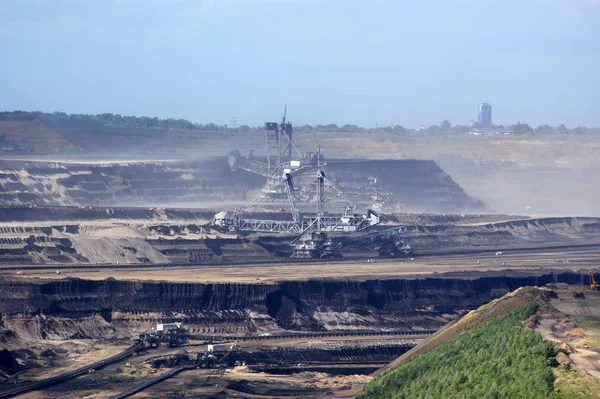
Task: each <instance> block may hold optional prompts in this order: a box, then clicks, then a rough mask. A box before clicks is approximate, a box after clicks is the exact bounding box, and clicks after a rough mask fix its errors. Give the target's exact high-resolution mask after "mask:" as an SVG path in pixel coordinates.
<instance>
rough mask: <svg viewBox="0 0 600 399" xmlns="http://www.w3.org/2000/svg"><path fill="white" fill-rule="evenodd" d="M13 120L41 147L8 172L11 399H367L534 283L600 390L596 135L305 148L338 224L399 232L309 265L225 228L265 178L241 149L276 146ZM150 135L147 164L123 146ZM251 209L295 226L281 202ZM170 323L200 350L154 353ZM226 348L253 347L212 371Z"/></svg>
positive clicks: (305, 183)
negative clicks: (382, 379)
mask: <svg viewBox="0 0 600 399" xmlns="http://www.w3.org/2000/svg"><path fill="white" fill-rule="evenodd" d="M9 122H10V121H9ZM9 122H2V123H0V133H2V132H4V135H5V136H4V140H5V141H6V140H8V141H10V142H13V141H15V140H16V139H17V138H18V137H19V135H21V136H20V137H23V140H24V141H23V143H25V141H27V142H28V143H30V147H31V149H32V150H31V151H33V152H31V153H28V154H17V155H11V156H3V157H2V158H3V159H2V160H1V161H0V191H1V192H0V203H1V204H2V206H0V276H1V278H0V398H3V397H9V396H14V395H13V394H10V395H9V394H8V393H6V392H11V391H10V390H11V389H18V388H19V387H24V389H25V388H27V392H25V393H23V394H22V395H21V396H20V397H23V398H25V397H26V398H54V397H61V398H82V397H85V398H110V397H113V396H115V395H118V394H121V393H122V394H125V393H127V392H129V391H131V390H136V389H138V388H139V392H137V393H135V394H133V393H132V395H133V397H136V398H164V397H173V398H176V397H186V398H190V397H194V398H280V397H290V398H320V397H337V398H350V397H354V396H355V395H357V394H358V393H359V392H360V391H361V389H362V387H363V386H364V385H365V384H366V383H368V382H369V381H370V380H371V379H372V378H373V377H372V375H373V373H375V374H377V373H381V372H383V371H385V370H387V369H388V368H389V367H391V366H392V365H395V364H399V363H401V362H404V361H407V359H409V358H410V357H411V356H415V354H419V353H422V352H423V351H424V350H427V348H429V347H431V346H433V345H437V343H438V342H441V341H444V340H446V339H450V338H451V337H452V336H455V335H456V334H460V333H461V332H462V331H466V330H467V329H468V328H472V327H473V326H474V325H479V324H481V323H483V322H485V321H486V320H491V319H493V318H494V317H496V316H497V315H498V314H503V313H505V310H507V309H511V308H513V307H514V306H516V305H515V304H516V303H518V302H519V301H520V299H519V298H521V296H520V295H521V294H510V293H511V292H513V291H515V290H517V291H516V292H517V293H522V292H523V290H528V289H529V288H527V289H524V288H523V287H532V286H538V287H544V291H543V292H547V293H548V294H547V295H548V297H547V298H546V299H547V303H548V306H547V307H545V308H544V309H542V310H543V311H540V312H538V313H537V314H536V315H535V317H533V318H531V319H530V320H528V322H527V323H528V324H527V325H528V327H529V328H532V329H535V330H536V331H539V332H540V333H541V334H542V335H543V337H544V338H545V339H547V340H549V341H552V342H555V343H556V345H557V346H559V347H563V348H564V349H565V351H564V352H565V353H563V355H564V356H561V359H559V361H560V362H563V363H565V364H570V365H571V366H569V367H572V369H573V370H577V372H578V373H580V374H577V376H580V375H585V376H587V377H584V378H597V377H600V361H599V358H598V351H599V350H600V349H599V348H600V346H599V345H598V342H597V341H598V339H599V338H598V334H600V327H599V326H598V325H597V324H598V320H599V319H598V317H599V316H600V315H599V314H598V312H599V311H598V310H597V309H599V308H598V306H597V305H598V303H596V302H597V300H600V296H599V295H597V294H598V292H592V291H589V289H588V288H589V286H590V275H589V273H590V272H591V273H592V275H595V276H598V272H600V269H598V264H599V263H598V261H599V260H600V245H599V244H598V243H599V242H600V219H599V217H600V212H598V210H597V209H596V205H595V202H593V201H590V196H591V197H594V193H595V192H596V188H594V187H595V186H594V185H593V184H590V183H589V182H590V181H591V180H589V177H590V176H595V173H596V172H595V171H596V170H597V168H598V167H600V164H598V163H597V159H599V158H598V157H596V155H597V154H596V152H597V148H596V147H597V146H596V144H595V143H596V142H595V141H594V140H592V139H590V138H578V141H577V143H576V144H573V143H571V140H570V139H567V138H564V137H562V138H561V137H552V138H545V139H540V140H537V141H536V140H528V139H524V138H516V137H494V138H486V137H481V138H474V137H468V138H461V139H457V140H449V139H442V138H423V137H398V136H394V135H392V134H391V133H390V134H387V133H379V134H378V135H371V134H369V135H365V136H360V137H359V136H356V135H352V134H348V135H343V134H337V135H334V134H322V133H318V132H316V133H314V134H312V135H309V134H300V135H298V136H297V137H296V138H297V144H298V146H299V147H301V148H303V149H304V150H307V151H310V150H314V148H313V147H314V143H315V142H316V141H318V143H319V144H320V145H322V146H323V147H324V148H327V149H328V151H327V152H326V155H327V158H326V159H327V162H326V164H323V165H319V167H318V168H321V169H322V170H323V171H324V173H325V174H326V176H327V183H326V185H325V187H324V190H325V195H326V197H327V198H328V202H327V208H326V212H327V213H326V216H331V215H337V214H339V213H340V212H341V211H342V205H343V203H344V201H346V202H356V203H357V204H359V205H360V206H359V207H358V208H357V210H356V212H357V213H358V214H360V213H362V212H366V209H367V208H371V207H372V206H373V205H379V206H380V209H381V211H380V216H381V219H380V221H381V223H380V224H378V225H377V226H374V227H372V228H370V229H368V230H365V231H360V232H356V233H351V234H348V233H342V232H337V233H331V234H330V235H329V237H330V238H331V239H332V240H333V241H334V243H336V244H338V245H341V248H342V252H343V257H342V258H337V259H310V260H295V259H290V255H291V254H292V247H291V246H290V243H291V242H292V240H293V239H294V238H296V236H295V235H290V234H288V235H286V234H276V233H269V234H266V233H249V232H241V231H230V230H228V229H225V228H220V227H218V226H216V225H215V224H214V223H213V217H214V216H215V214H216V213H217V212H220V211H225V210H228V211H231V210H233V209H239V208H241V207H243V206H245V205H246V204H248V202H249V201H251V200H252V199H254V198H255V197H256V195H257V193H258V192H260V190H261V188H262V187H263V185H264V184H265V181H266V178H264V177H263V176H259V175H256V174H252V173H250V172H247V171H245V170H240V169H238V170H232V168H231V167H230V165H229V164H228V157H227V153H228V152H229V150H230V149H233V148H245V149H246V150H245V151H249V150H252V149H255V150H256V153H257V154H258V156H262V155H264V154H261V152H260V151H261V146H262V145H263V140H264V137H262V136H261V137H260V138H256V137H245V136H240V135H235V136H234V135H232V134H229V133H228V134H224V135H223V137H214V135H213V136H211V135H210V134H205V132H204V133H198V132H192V133H190V132H185V131H174V132H172V133H170V134H173V135H176V136H177V137H179V139H180V140H179V141H178V142H177V143H176V144H173V145H172V148H170V147H169V146H168V145H169V143H171V141H172V140H167V139H166V138H165V137H164V135H162V136H161V133H165V132H162V131H161V132H157V131H153V130H152V129H137V130H136V131H135V132H133V133H135V135H133V136H132V135H131V132H127V131H124V130H123V129H117V128H111V129H105V128H103V127H93V128H92V127H86V128H85V129H83V128H78V127H76V126H68V127H65V126H60V125H56V126H46V125H45V124H43V123H36V122H35V121H30V122H21V123H16V122H15V123H12V122H10V123H9ZM94 129H96V130H97V129H99V130H103V129H104V130H106V131H107V132H108V133H110V137H111V140H106V139H103V138H102V136H101V135H98V134H97V131H96V130H94ZM138 139H139V141H140V143H139V149H140V151H139V152H138V153H136V154H129V155H131V156H130V157H127V156H125V154H122V153H121V154H117V152H118V150H120V149H122V148H124V147H126V146H131V143H133V142H135V141H136V140H138ZM259 139H260V140H259ZM569 143H570V144H569ZM23 145H25V144H23ZM28 145H29V144H28ZM579 145H581V146H582V148H585V151H584V152H585V154H586V155H585V156H582V157H577V159H578V161H577V162H576V163H573V162H571V161H572V159H573V155H570V154H569V151H571V150H578V148H579V147H578V146H579ZM52 146H54V147H56V148H55V150H52V149H50V150H49V148H51V147H52ZM186 147H187V148H186ZM136 148H138V147H136ZM201 148H203V149H205V152H206V153H202V154H199V153H198V154H193V153H192V152H191V151H193V150H199V149H201ZM170 150H172V152H170ZM111 151H113V152H114V153H115V154H112V155H113V156H112V157H111V156H107V153H110V152H111ZM186 151H187V152H186ZM52 153H54V155H49V154H52ZM59 154H60V155H59ZM567 167H568V168H567ZM318 168H317V167H311V168H307V169H305V170H303V171H302V172H299V173H297V174H296V175H294V178H295V179H296V180H295V181H296V182H297V185H298V186H302V187H308V189H306V191H305V192H304V194H303V195H304V196H303V197H302V201H300V202H301V203H300V204H299V205H300V210H301V211H302V212H303V213H310V212H313V213H314V212H315V209H314V208H315V198H314V195H316V194H314V192H316V183H315V181H314V177H315V176H314V175H315V172H316V170H317V169H318ZM573 168H575V169H573ZM313 186H314V187H313ZM558 187H562V188H560V189H559V188H558ZM585 191H587V192H586V193H585V195H583V196H582V195H580V194H581V193H582V192H585ZM306 193H309V194H308V195H306ZM311 193H312V194H311ZM338 194H339V195H338ZM594 198H595V197H594ZM348 199H351V200H352V201H348ZM244 215H246V216H247V217H251V218H254V219H268V220H276V221H290V220H291V219H292V214H291V212H290V211H289V209H288V208H287V204H286V202H285V200H283V201H281V199H279V200H272V201H269V202H261V203H258V204H257V205H256V206H254V207H252V208H250V209H247V210H246V211H245V213H244ZM401 229H402V230H401ZM391 231H393V232H394V233H393V234H391V233H390V232H391ZM406 245H409V246H410V248H411V250H412V252H410V251H408V252H406V253H402V252H400V251H399V249H400V248H406ZM550 291H552V293H553V294H552V295H550V294H549V292H550ZM526 292H527V291H526ZM574 293H575V294H576V295H575V296H574ZM544 295H545V294H544ZM499 298H501V299H499ZM519 303H520V302H519ZM486 304H488V305H486ZM482 306H483V308H480V307H482ZM477 309H479V310H477ZM482 309H483V310H482ZM474 315H475V316H474ZM481 315H483V316H481ZM161 323H181V324H182V325H183V326H184V328H183V329H182V331H183V330H185V331H184V333H182V334H184V335H185V339H184V340H182V341H181V342H180V341H177V342H176V343H175V344H174V345H172V346H173V347H170V346H169V345H168V344H167V341H166V340H163V341H162V342H161V344H160V346H159V347H158V348H156V347H154V345H153V344H152V341H151V340H149V339H148V338H147V336H146V338H144V335H143V334H144V333H149V335H152V334H154V333H156V329H157V326H158V325H159V324H161ZM478 323H479V324H478ZM151 332H152V334H150V333H151ZM140 334H142V336H141V337H140ZM170 342H175V341H170ZM218 343H228V344H232V343H233V344H236V345H238V346H236V347H235V349H234V348H232V347H231V346H229V347H228V348H229V349H227V350H226V351H225V352H221V353H220V354H216V355H215V356H214V357H208V355H209V347H208V346H207V345H209V344H210V345H212V344H218ZM112 356H116V358H115V359H116V360H111V361H106V362H103V361H104V360H105V359H109V358H111V357H112ZM97 362H100V363H97ZM95 363H97V364H98V366H97V367H96V366H95V365H94V364H95ZM92 365H94V367H92ZM386 365H388V366H387V367H386ZM81 370H83V371H82V372H80V371H81ZM171 374H172V375H171ZM161 376H164V377H165V379H164V380H161V381H159V380H160V377H161ZM51 377H57V380H55V381H50V382H51V383H48V380H47V379H48V378H51ZM167 377H168V378H167ZM556 377H557V378H558V379H561V378H562V379H565V380H569V381H571V380H574V379H575V377H574V376H573V375H572V374H568V373H566V372H565V373H562V374H560V375H557V376H556ZM577 378H579V377H577ZM578 381H579V380H578ZM582 381H583V380H582ZM585 381H588V382H589V380H585ZM34 382H39V383H43V384H45V385H44V386H39V387H33V386H32V385H30V384H31V383H34ZM146 382H147V383H148V386H147V387H146V386H143V387H141V388H140V387H139V386H140V384H144V383H146ZM586 383H587V382H586ZM142 388H143V389H142ZM3 392H4V393H6V394H3ZM15 392H16V391H15ZM3 395H4V396H3ZM15 395H16V394H15Z"/></svg>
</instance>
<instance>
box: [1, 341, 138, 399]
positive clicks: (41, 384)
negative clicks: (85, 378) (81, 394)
mask: <svg viewBox="0 0 600 399" xmlns="http://www.w3.org/2000/svg"><path fill="white" fill-rule="evenodd" d="M141 348H142V345H141V344H135V345H133V346H130V347H129V348H127V349H125V350H124V351H123V352H121V353H119V354H117V355H115V356H112V357H109V358H108V359H104V360H101V361H99V362H96V363H93V364H90V365H87V366H84V367H81V368H78V369H77V370H74V371H71V372H69V373H65V374H61V375H57V376H56V377H51V378H46V379H44V380H41V381H36V382H31V383H29V384H26V385H22V386H20V387H17V388H14V389H9V390H8V391H3V392H0V399H5V398H12V397H13V396H17V395H22V394H24V393H28V392H31V391H37V390H38V389H42V388H47V387H49V386H52V385H56V384H60V383H62V382H65V381H68V380H70V379H73V378H76V377H79V376H81V375H84V374H87V373H88V372H89V370H91V369H94V370H97V369H101V368H102V367H106V366H108V365H109V364H112V363H115V362H118V361H121V360H123V359H125V358H126V357H129V356H131V355H132V354H134V353H135V352H137V351H138V350H140V349H141Z"/></svg>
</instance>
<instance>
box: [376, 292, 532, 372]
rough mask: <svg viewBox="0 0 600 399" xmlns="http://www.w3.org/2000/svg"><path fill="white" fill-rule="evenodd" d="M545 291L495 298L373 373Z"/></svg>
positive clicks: (514, 307)
mask: <svg viewBox="0 0 600 399" xmlns="http://www.w3.org/2000/svg"><path fill="white" fill-rule="evenodd" d="M542 296H543V292H542V291H540V290H539V289H537V288H532V287H523V288H519V289H517V290H516V291H513V292H511V293H509V294H507V295H505V296H503V297H501V298H499V299H495V300H493V301H491V302H489V303H487V304H485V305H483V306H481V307H480V308H478V309H476V310H473V311H471V312H469V313H467V314H466V315H465V316H463V317H462V318H460V319H459V320H456V321H455V322H453V323H452V324H449V325H447V326H445V327H444V328H442V329H441V330H440V331H438V332H437V333H436V334H435V335H433V336H432V337H430V338H428V339H426V340H425V341H423V342H422V343H420V344H419V345H417V346H416V347H414V348H413V349H411V350H410V351H408V352H407V353H405V354H404V355H402V356H400V357H399V358H398V359H396V360H394V361H393V362H391V363H389V364H388V365H386V366H385V367H382V368H381V369H379V370H377V371H376V372H375V373H373V375H380V374H383V373H385V372H387V371H389V370H391V369H392V368H394V367H397V366H400V365H402V364H404V363H406V362H408V361H410V360H411V359H413V358H415V357H417V356H419V355H422V354H424V353H426V352H428V351H430V350H432V349H434V348H436V347H438V346H439V345H441V344H444V343H446V342H449V341H451V340H452V339H454V338H456V337H457V336H459V335H460V334H462V333H464V332H467V331H471V330H474V329H476V328H478V327H481V326H482V325H484V324H485V323H487V322H490V321H493V320H495V319H497V318H499V317H502V316H504V315H507V314H508V313H510V312H512V311H513V310H515V309H518V308H520V307H522V306H525V305H526V304H528V303H529V302H531V301H533V300H535V299H537V298H541V297H542Z"/></svg>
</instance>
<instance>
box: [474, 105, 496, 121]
mask: <svg viewBox="0 0 600 399" xmlns="http://www.w3.org/2000/svg"><path fill="white" fill-rule="evenodd" d="M477 124H478V125H479V126H489V125H491V124H492V106H491V105H490V104H488V103H481V104H479V110H478V112H477Z"/></svg>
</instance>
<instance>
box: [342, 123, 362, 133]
mask: <svg viewBox="0 0 600 399" xmlns="http://www.w3.org/2000/svg"><path fill="white" fill-rule="evenodd" d="M339 130H340V131H342V132H351V133H357V132H360V130H361V129H360V127H358V126H356V125H349V124H346V125H344V126H342V127H341V128H340V129H339Z"/></svg>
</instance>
